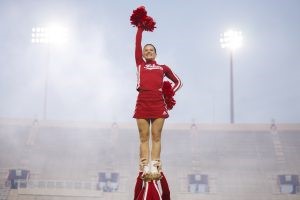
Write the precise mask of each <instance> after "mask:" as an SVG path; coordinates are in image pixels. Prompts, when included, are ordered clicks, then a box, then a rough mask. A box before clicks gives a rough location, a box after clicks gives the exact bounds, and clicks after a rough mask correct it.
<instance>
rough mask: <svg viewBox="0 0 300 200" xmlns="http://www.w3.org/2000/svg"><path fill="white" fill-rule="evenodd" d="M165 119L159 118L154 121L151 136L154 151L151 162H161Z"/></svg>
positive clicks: (152, 150) (152, 151)
mask: <svg viewBox="0 0 300 200" xmlns="http://www.w3.org/2000/svg"><path fill="white" fill-rule="evenodd" d="M164 122H165V119H164V118H158V119H154V120H152V126H151V136H152V149H151V160H160V151H161V132H162V128H163V126H164Z"/></svg>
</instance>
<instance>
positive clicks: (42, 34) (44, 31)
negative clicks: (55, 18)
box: [31, 25, 67, 120]
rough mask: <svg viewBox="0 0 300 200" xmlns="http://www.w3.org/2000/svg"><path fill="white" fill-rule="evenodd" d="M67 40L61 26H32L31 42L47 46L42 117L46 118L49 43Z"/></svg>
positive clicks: (61, 42)
mask: <svg viewBox="0 0 300 200" xmlns="http://www.w3.org/2000/svg"><path fill="white" fill-rule="evenodd" d="M66 41H67V29H66V28H65V27H62V26H57V25H52V26H49V27H39V26H36V27H33V28H32V32H31V43H33V44H39V45H46V46H47V61H46V65H45V83H44V101H43V119H44V120H46V119H47V101H48V79H49V65H50V45H51V44H63V43H65V42H66Z"/></svg>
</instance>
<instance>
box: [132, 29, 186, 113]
mask: <svg viewBox="0 0 300 200" xmlns="http://www.w3.org/2000/svg"><path fill="white" fill-rule="evenodd" d="M142 33H143V30H142V29H141V28H138V31H137V33H136V41H135V61H136V66H137V87H136V89H137V91H138V92H139V94H138V97H137V101H136V106H135V112H134V116H133V118H137V119H156V118H168V117H169V114H168V110H167V107H166V103H165V101H164V98H163V94H162V86H163V80H164V77H167V78H168V79H170V80H171V81H172V82H173V83H174V85H173V91H174V92H177V91H178V90H179V89H180V87H181V86H182V83H181V80H180V79H179V77H178V76H177V75H176V74H175V73H173V72H172V70H171V69H170V68H169V67H168V66H166V65H160V64H157V63H156V61H147V62H145V61H144V59H143V54H142V45H141V42H142Z"/></svg>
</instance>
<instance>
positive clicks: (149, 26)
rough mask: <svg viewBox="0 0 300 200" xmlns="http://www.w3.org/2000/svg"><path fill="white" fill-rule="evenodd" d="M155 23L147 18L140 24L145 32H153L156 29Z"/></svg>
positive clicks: (150, 18)
mask: <svg viewBox="0 0 300 200" xmlns="http://www.w3.org/2000/svg"><path fill="white" fill-rule="evenodd" d="M155 24H156V22H155V21H154V20H153V18H152V17H150V16H147V17H145V18H144V20H143V21H142V23H141V27H142V28H143V29H144V30H145V31H151V32H152V31H153V30H154V29H155V28H156V27H155Z"/></svg>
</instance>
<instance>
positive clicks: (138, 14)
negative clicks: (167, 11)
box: [130, 6, 156, 32]
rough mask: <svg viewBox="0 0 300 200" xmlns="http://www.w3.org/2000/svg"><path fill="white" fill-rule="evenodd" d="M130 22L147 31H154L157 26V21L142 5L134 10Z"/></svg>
mask: <svg viewBox="0 0 300 200" xmlns="http://www.w3.org/2000/svg"><path fill="white" fill-rule="evenodd" d="M130 23H131V24H132V25H133V26H136V27H141V28H142V29H143V30H145V31H151V32H152V31H153V30H154V29H155V28H156V27H155V24H156V22H155V21H154V20H153V18H152V17H150V16H147V11H146V9H145V7H144V6H140V7H138V8H137V9H135V10H133V12H132V14H131V16H130Z"/></svg>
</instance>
